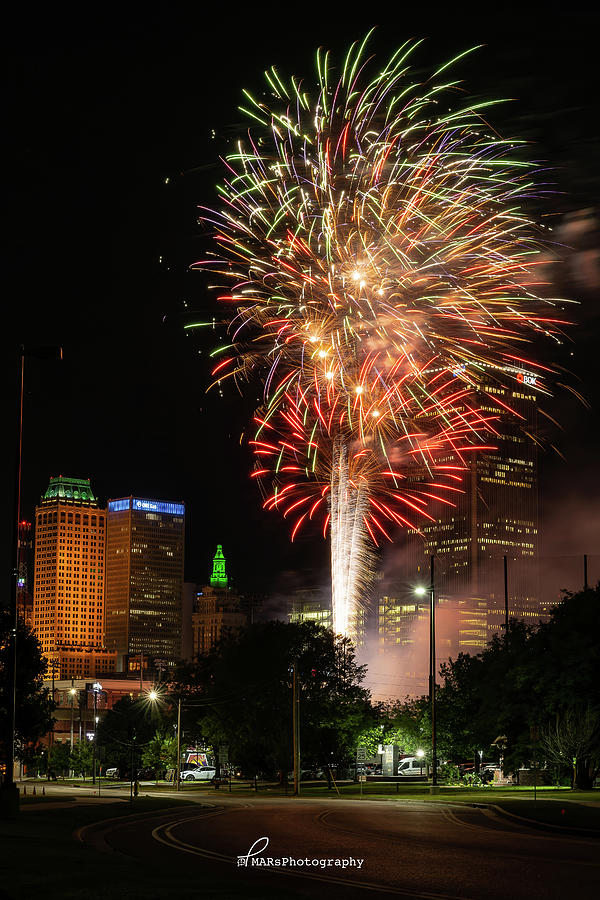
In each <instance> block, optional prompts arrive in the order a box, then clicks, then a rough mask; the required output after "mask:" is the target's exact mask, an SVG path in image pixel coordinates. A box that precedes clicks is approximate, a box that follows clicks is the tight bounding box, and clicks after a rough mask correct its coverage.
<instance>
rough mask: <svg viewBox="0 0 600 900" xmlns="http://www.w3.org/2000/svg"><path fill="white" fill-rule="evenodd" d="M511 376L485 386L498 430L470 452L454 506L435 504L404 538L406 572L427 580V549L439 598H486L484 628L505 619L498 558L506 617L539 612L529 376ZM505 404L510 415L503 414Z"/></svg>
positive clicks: (530, 617)
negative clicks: (507, 382)
mask: <svg viewBox="0 0 600 900" xmlns="http://www.w3.org/2000/svg"><path fill="white" fill-rule="evenodd" d="M515 374H516V380H515V383H514V387H512V388H507V387H503V386H500V385H496V384H494V383H493V382H491V381H490V382H489V383H486V385H485V390H486V394H485V398H486V399H485V401H484V403H483V410H484V411H485V412H488V413H490V414H492V415H494V414H498V415H499V416H501V419H500V422H499V427H498V430H499V434H498V435H497V436H495V437H494V438H492V439H491V441H490V443H493V444H495V445H496V449H495V450H488V451H484V452H480V453H472V454H469V460H468V470H467V472H466V473H465V474H464V477H463V484H462V486H461V487H462V490H463V493H462V494H456V495H455V497H454V503H455V506H444V507H443V508H438V509H437V510H435V511H434V512H433V515H434V518H435V521H433V522H427V523H425V524H424V525H423V526H422V527H421V529H420V534H418V533H417V532H416V531H412V532H410V533H409V535H408V540H407V550H408V555H407V562H408V569H409V570H412V577H413V578H415V579H416V580H420V581H422V582H423V581H424V582H425V583H428V579H429V560H430V557H431V556H432V555H433V556H434V557H435V584H436V593H437V594H438V597H439V598H440V599H442V598H449V599H452V598H454V599H455V600H458V599H459V598H460V599H465V598H468V599H479V600H482V601H485V602H486V603H487V612H488V634H491V633H493V632H496V631H498V630H499V629H500V626H501V624H502V622H503V621H504V601H505V590H504V588H505V581H504V557H505V556H506V559H507V567H506V570H507V589H508V605H509V612H510V615H511V616H515V617H518V618H523V619H525V620H528V621H532V622H535V621H537V620H538V619H539V617H540V615H541V614H542V608H541V606H540V602H539V591H538V579H537V568H536V566H537V563H536V558H537V552H538V493H537V445H536V443H535V440H534V435H535V434H536V431H537V407H536V396H535V391H534V390H533V387H534V386H535V378H534V377H533V376H531V375H529V374H527V373H524V372H517V373H515ZM496 397H497V399H498V403H496ZM507 406H508V407H510V408H511V409H512V410H513V411H514V415H513V416H509V415H507V414H506V410H505V407H507ZM452 461H456V460H452V458H451V457H449V458H448V460H447V462H452Z"/></svg>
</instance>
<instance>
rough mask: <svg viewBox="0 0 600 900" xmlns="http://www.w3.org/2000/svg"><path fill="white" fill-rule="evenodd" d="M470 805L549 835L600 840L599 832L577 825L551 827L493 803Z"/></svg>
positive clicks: (549, 824)
mask: <svg viewBox="0 0 600 900" xmlns="http://www.w3.org/2000/svg"><path fill="white" fill-rule="evenodd" d="M470 805H471V806H475V807H480V808H482V809H492V810H493V811H494V812H495V813H496V814H497V815H499V816H500V817H503V816H504V817H506V818H507V819H515V820H516V821H518V822H523V823H525V824H527V825H529V826H532V827H534V828H538V829H540V830H541V831H548V832H550V834H571V835H574V836H576V837H577V836H579V837H591V838H596V840H598V839H600V830H592V829H590V828H581V827H580V826H578V825H552V824H551V823H550V822H539V821H538V820H537V819H529V818H526V817H525V816H518V815H517V814H516V813H513V812H509V811H508V810H507V809H504V807H503V806H497V805H496V804H494V803H473V804H470Z"/></svg>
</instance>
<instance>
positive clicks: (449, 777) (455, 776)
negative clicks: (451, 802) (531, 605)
mask: <svg viewBox="0 0 600 900" xmlns="http://www.w3.org/2000/svg"><path fill="white" fill-rule="evenodd" d="M438 779H439V781H442V782H443V783H444V784H461V780H460V772H459V771H458V766H453V765H452V763H444V765H443V766H440V769H439V772H438Z"/></svg>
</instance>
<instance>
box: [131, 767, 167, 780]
mask: <svg viewBox="0 0 600 900" xmlns="http://www.w3.org/2000/svg"><path fill="white" fill-rule="evenodd" d="M163 777H164V771H157V770H156V769H155V768H154V766H144V767H143V768H142V769H138V772H137V775H136V778H137V779H138V781H150V780H151V779H152V780H154V779H156V780H158V779H159V778H163Z"/></svg>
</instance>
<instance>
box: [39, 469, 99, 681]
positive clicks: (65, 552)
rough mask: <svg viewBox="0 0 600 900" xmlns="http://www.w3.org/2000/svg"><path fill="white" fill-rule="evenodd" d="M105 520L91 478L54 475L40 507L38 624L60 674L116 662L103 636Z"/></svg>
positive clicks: (90, 672) (76, 674)
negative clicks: (105, 645) (104, 642)
mask: <svg viewBox="0 0 600 900" xmlns="http://www.w3.org/2000/svg"><path fill="white" fill-rule="evenodd" d="M105 526H106V510H104V509H101V508H100V507H99V506H98V501H97V500H96V497H95V496H94V493H93V491H92V488H91V485H90V480H89V478H85V479H84V478H68V477H65V476H63V475H59V476H57V477H55V478H51V479H50V484H49V486H48V489H47V491H46V493H45V494H44V496H43V497H42V498H41V501H40V505H39V506H37V507H36V510H35V556H34V587H33V629H34V631H35V633H36V635H37V637H38V639H39V641H40V643H41V646H42V652H43V654H44V656H45V657H46V658H47V659H48V662H49V668H50V670H51V671H53V672H54V674H55V676H56V677H58V678H80V677H86V676H90V677H94V676H98V675H101V674H103V673H104V672H109V671H111V670H112V669H113V668H114V662H115V657H114V654H111V653H109V652H108V651H107V650H106V649H104V647H103V641H102V636H103V621H104V542H105Z"/></svg>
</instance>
